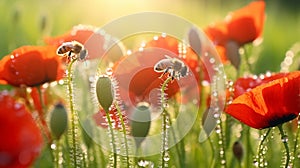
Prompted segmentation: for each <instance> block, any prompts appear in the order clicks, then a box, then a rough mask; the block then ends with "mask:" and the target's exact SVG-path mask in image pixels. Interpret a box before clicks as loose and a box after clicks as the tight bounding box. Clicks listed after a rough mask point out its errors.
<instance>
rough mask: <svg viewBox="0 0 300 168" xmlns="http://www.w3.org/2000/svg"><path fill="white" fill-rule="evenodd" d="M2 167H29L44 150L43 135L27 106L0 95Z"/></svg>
mask: <svg viewBox="0 0 300 168" xmlns="http://www.w3.org/2000/svg"><path fill="white" fill-rule="evenodd" d="M0 107H1V109H0V121H1V124H0V132H1V138H0V167H2V168H25V167H29V166H30V165H31V164H32V163H33V161H34V160H35V159H36V158H37V157H38V155H39V154H40V152H41V149H42V142H43V139H42V135H41V132H40V129H39V128H38V127H37V125H36V123H35V121H34V120H33V118H32V116H31V114H30V113H29V112H28V111H27V109H26V108H25V106H24V105H23V104H21V103H18V102H16V101H15V100H14V99H13V98H12V97H10V96H9V94H8V93H7V92H1V93H0Z"/></svg>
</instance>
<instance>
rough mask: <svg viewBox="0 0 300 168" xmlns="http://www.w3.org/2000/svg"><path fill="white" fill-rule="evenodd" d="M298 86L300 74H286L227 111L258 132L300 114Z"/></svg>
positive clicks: (237, 101) (297, 72)
mask: <svg viewBox="0 0 300 168" xmlns="http://www.w3.org/2000/svg"><path fill="white" fill-rule="evenodd" d="M299 86H300V71H296V72H291V73H288V74H285V75H283V76H282V77H280V78H278V79H275V80H273V81H270V82H268V83H264V84H261V85H259V86H257V87H255V88H253V89H252V90H250V91H248V92H245V93H244V94H242V95H240V96H239V97H237V98H236V99H234V100H233V102H232V104H230V105H229V106H228V107H227V108H226V109H225V111H226V113H228V114H230V115H232V116H233V117H235V118H236V119H238V120H240V121H241V122H243V123H245V124H247V125H248V126H250V127H253V128H257V129H263V128H268V127H273V126H276V125H279V124H282V123H284V122H287V121H290V120H292V119H294V118H296V117H297V116H298V115H299V112H300V87H299Z"/></svg>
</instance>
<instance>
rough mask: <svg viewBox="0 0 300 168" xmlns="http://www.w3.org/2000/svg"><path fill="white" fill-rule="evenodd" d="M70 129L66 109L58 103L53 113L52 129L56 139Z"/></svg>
mask: <svg viewBox="0 0 300 168" xmlns="http://www.w3.org/2000/svg"><path fill="white" fill-rule="evenodd" d="M67 127H68V114H67V111H66V109H65V107H64V106H63V105H62V104H61V103H58V104H56V105H55V107H54V109H53V110H52V112H51V118H50V129H51V132H52V134H53V135H54V137H55V138H56V139H59V138H60V137H61V135H62V134H63V133H64V132H65V131H66V130H67Z"/></svg>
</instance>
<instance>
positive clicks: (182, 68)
mask: <svg viewBox="0 0 300 168" xmlns="http://www.w3.org/2000/svg"><path fill="white" fill-rule="evenodd" d="M165 57H166V58H165V59H162V60H160V61H158V62H157V63H156V64H155V65H154V71H155V72H163V74H162V76H163V75H164V74H166V73H169V76H171V77H172V80H174V79H175V78H176V79H179V78H182V77H185V76H187V75H188V74H189V69H188V67H187V66H186V65H185V64H184V62H182V61H181V60H179V59H177V58H171V57H169V56H168V55H165Z"/></svg>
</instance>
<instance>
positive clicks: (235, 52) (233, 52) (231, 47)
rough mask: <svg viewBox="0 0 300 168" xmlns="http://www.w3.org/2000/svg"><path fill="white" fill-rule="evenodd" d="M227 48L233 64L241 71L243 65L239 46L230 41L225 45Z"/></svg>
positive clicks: (227, 53)
mask: <svg viewBox="0 0 300 168" xmlns="http://www.w3.org/2000/svg"><path fill="white" fill-rule="evenodd" d="M225 47H226V55H227V57H228V59H229V61H230V62H231V64H232V65H233V66H234V67H235V68H236V69H239V67H240V64H241V56H240V53H239V48H240V46H239V44H238V43H237V42H235V41H229V42H227V43H226V45H225Z"/></svg>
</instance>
